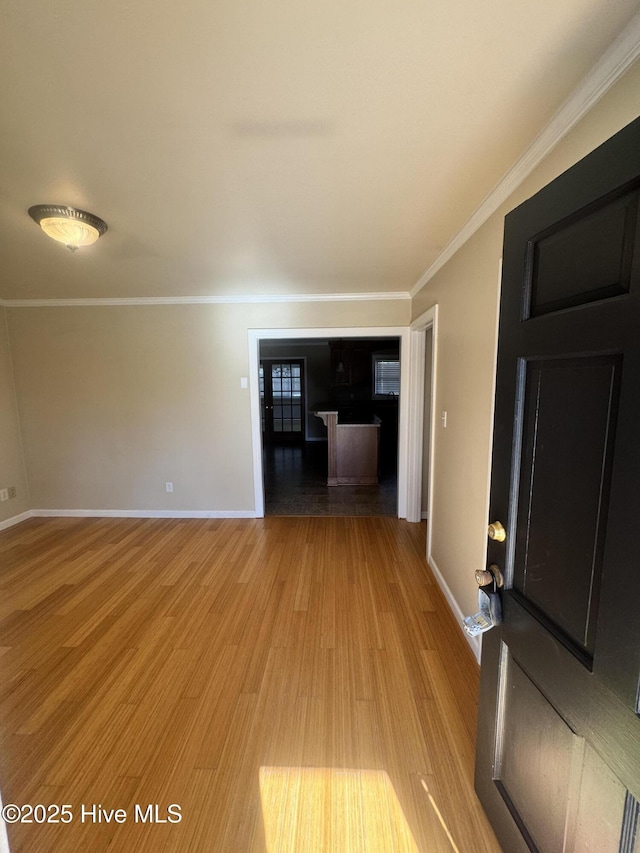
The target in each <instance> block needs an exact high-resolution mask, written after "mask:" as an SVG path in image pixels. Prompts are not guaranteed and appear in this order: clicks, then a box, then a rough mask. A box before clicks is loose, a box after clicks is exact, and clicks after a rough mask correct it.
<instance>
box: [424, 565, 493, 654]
mask: <svg viewBox="0 0 640 853" xmlns="http://www.w3.org/2000/svg"><path fill="white" fill-rule="evenodd" d="M428 563H429V567H430V569H431V571H432V572H433V575H434V577H435V579H436V580H437V582H438V586H439V587H440V589H441V590H442V594H443V595H444V597H445V598H446V600H447V604H448V605H449V607H450V608H451V612H452V613H453V615H454V617H455V620H456V623H457V624H458V627H459V628H460V632H461V634H462V636H463V637H464V638H465V640H466V641H467V642H468V643H469V646H470V647H471V651H472V652H473V654H474V657H475V659H476V660H477V661H478V663H480V657H481V655H482V637H480V636H478V637H470V636H469V635H468V634H467V632H466V631H465V630H464V628H463V627H462V621H463V619H464V617H465V614H464V613H463V612H462V608H461V607H460V605H459V604H458V602H457V601H456V599H455V597H454V595H453V593H452V592H451V590H450V589H449V587H448V585H447V582H446V581H445V579H444V577H443V576H442V572H441V571H440V569H439V568H438V566H437V564H436V561H435V560H434V559H433V557H428Z"/></svg>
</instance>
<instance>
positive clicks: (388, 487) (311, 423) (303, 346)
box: [260, 338, 400, 516]
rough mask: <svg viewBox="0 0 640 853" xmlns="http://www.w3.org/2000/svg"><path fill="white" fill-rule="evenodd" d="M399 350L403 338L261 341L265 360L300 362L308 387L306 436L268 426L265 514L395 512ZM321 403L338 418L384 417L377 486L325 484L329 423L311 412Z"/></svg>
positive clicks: (264, 436)
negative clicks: (293, 435) (294, 437)
mask: <svg viewBox="0 0 640 853" xmlns="http://www.w3.org/2000/svg"><path fill="white" fill-rule="evenodd" d="M399 353H400V345H399V339H398V338H367V339H363V338H348V339H334V340H329V339H301V340H269V341H262V342H261V344H260V360H261V362H262V363H263V364H265V365H266V364H268V363H284V362H285V361H287V360H289V361H294V360H297V361H299V362H300V363H301V364H302V371H303V381H304V387H305V389H306V400H305V406H304V411H303V413H302V422H303V425H302V426H303V440H302V441H298V442H295V443H292V442H291V440H290V437H286V436H282V435H277V434H276V432H275V431H274V430H273V429H266V428H264V426H263V433H262V446H263V475H264V491H265V514H266V515H391V516H394V515H396V514H397V470H398V461H397V460H398V393H397V391H396V390H395V386H394V384H393V362H394V360H395V361H397V362H398V377H399ZM389 377H391V379H390V378H389ZM376 392H377V393H376ZM263 402H264V401H263ZM319 404H330V405H331V408H335V409H336V410H337V411H338V412H339V420H340V419H341V418H345V419H347V418H350V419H354V418H355V419H358V418H360V417H363V418H366V417H367V416H371V415H376V416H377V417H378V418H379V419H380V421H381V427H380V453H379V469H378V475H379V476H378V485H357V486H355V485H349V486H327V440H326V439H327V428H326V426H325V425H324V424H323V422H322V421H321V420H320V418H318V417H316V416H315V415H313V414H312V410H313V409H314V408H315V407H316V406H318V405H319Z"/></svg>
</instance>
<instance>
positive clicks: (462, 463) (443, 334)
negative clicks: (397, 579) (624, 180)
mask: <svg viewBox="0 0 640 853" xmlns="http://www.w3.org/2000/svg"><path fill="white" fill-rule="evenodd" d="M638 115H640V63H638V64H636V66H635V67H634V68H632V69H631V71H629V72H628V73H627V74H626V76H625V77H624V78H622V80H621V81H620V82H619V83H618V84H617V85H616V86H615V87H614V88H613V89H612V90H611V91H610V92H609V93H608V95H607V96H606V97H605V98H604V99H603V100H602V101H601V102H600V103H599V104H598V105H596V107H594V108H593V109H592V111H591V112H590V113H589V114H588V115H587V116H586V117H585V118H584V119H583V120H582V121H581V122H580V124H579V125H577V126H576V127H575V128H574V130H573V131H572V132H571V133H570V134H569V135H568V136H567V137H566V138H565V139H564V140H563V141H562V143H560V144H559V145H558V146H557V147H556V148H555V149H554V150H553V152H552V153H551V154H550V155H549V156H548V157H547V158H546V160H545V161H544V162H543V163H542V164H541V165H540V166H539V167H538V168H537V169H536V170H535V172H534V173H533V174H532V175H531V176H530V177H529V178H528V179H527V180H526V181H525V182H524V183H523V184H522V185H521V187H520V188H519V189H518V191H517V192H516V193H514V194H513V195H512V196H511V197H510V198H509V200H508V201H507V203H506V204H504V205H503V206H502V208H501V209H500V210H499V211H497V212H496V213H495V214H494V215H493V216H492V217H491V218H490V219H489V220H488V221H487V222H486V223H485V224H484V225H483V227H482V228H481V229H480V230H479V231H478V232H477V233H476V234H475V235H474V236H473V238H472V239H470V240H469V241H468V242H467V243H466V244H465V245H464V246H463V247H462V248H461V249H460V250H459V251H458V252H457V253H456V255H455V256H454V257H453V258H452V259H451V260H450V261H449V263H447V264H446V266H445V267H443V268H442V269H441V270H440V271H439V273H438V274H437V275H436V276H435V277H434V278H433V279H432V280H431V281H430V282H429V283H428V284H427V285H426V286H425V287H424V288H423V289H422V290H421V291H420V293H418V294H417V296H416V298H415V299H414V300H413V306H412V316H413V317H414V318H415V317H418V316H419V315H420V314H422V313H423V312H424V311H426V310H427V309H428V308H430V307H431V306H433V305H434V304H438V306H439V309H438V310H439V314H438V323H439V343H438V375H437V380H436V394H437V399H436V412H437V415H438V417H437V418H436V424H437V427H436V434H435V464H434V476H435V485H434V499H433V506H432V507H431V508H430V511H431V513H432V519H433V543H432V558H433V561H434V562H435V564H436V566H437V568H438V569H439V571H440V573H441V574H442V576H443V577H444V580H445V582H446V584H447V585H448V587H449V589H450V590H451V592H452V594H453V597H454V598H455V600H456V601H457V603H458V604H459V606H460V608H461V609H462V610H463V612H465V613H472V612H474V611H475V610H476V609H477V587H476V585H475V582H474V577H473V573H474V570H475V569H477V568H481V567H483V566H484V561H485V554H486V525H487V521H488V519H487V511H488V505H487V495H488V478H489V470H490V453H489V446H490V441H491V431H492V404H493V380H494V361H495V338H496V326H497V307H498V300H499V272H498V270H499V261H500V257H501V254H502V231H503V221H504V216H505V214H506V213H508V211H509V210H512V209H513V208H514V207H515V206H517V205H518V204H519V203H521V202H522V201H524V200H525V199H526V198H528V197H530V196H531V195H533V194H534V193H535V192H536V191H537V190H538V189H540V188H541V187H543V186H545V185H546V184H547V183H549V182H550V181H551V180H553V179H554V178H555V177H557V176H558V175H559V174H560V173H562V172H563V171H565V170H566V169H567V168H569V167H570V166H571V165H573V164H574V163H575V162H577V161H578V160H580V159H581V158H582V157H584V156H585V155H586V154H588V153H589V152H590V151H592V150H593V149H594V148H596V147H597V146H598V145H599V144H601V143H602V142H604V141H605V140H606V139H608V138H609V137H610V136H612V135H613V134H614V133H615V132H616V131H618V130H620V129H621V128H622V127H624V126H625V125H626V124H628V123H629V122H630V121H632V120H633V119H635V118H636V117H637V116H638ZM443 410H446V411H447V413H448V417H447V427H446V429H444V428H443V427H442V424H441V421H440V414H441V412H442V411H443Z"/></svg>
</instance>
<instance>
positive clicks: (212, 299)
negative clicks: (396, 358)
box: [0, 290, 411, 308]
mask: <svg viewBox="0 0 640 853" xmlns="http://www.w3.org/2000/svg"><path fill="white" fill-rule="evenodd" d="M408 299H411V295H410V294H409V293H408V291H406V290H405V291H398V292H393V291H392V292H381V293H289V294H271V295H264V296H263V295H258V296H250V295H247V296H134V297H128V298H125V297H122V298H119V297H101V298H95V299H0V307H4V308H70V307H79V306H93V307H96V306H100V305H238V304H240V305H264V304H269V303H287V302H376V301H389V300H392V301H397V300H408Z"/></svg>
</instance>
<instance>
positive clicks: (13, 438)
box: [0, 308, 29, 524]
mask: <svg viewBox="0 0 640 853" xmlns="http://www.w3.org/2000/svg"><path fill="white" fill-rule="evenodd" d="M10 486H15V488H16V497H15V498H14V499H12V500H7V501H2V502H0V524H2V522H4V521H6V520H7V519H8V518H12V517H13V516H16V515H20V514H21V513H23V512H25V511H26V510H27V509H29V494H28V490H27V478H26V474H25V468H24V459H23V455H22V440H21V437H20V428H19V423H18V410H17V407H16V394H15V387H14V382H13V369H12V364H11V354H10V351H9V339H8V334H7V318H6V311H5V310H4V308H0V489H8V488H9V487H10Z"/></svg>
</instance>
